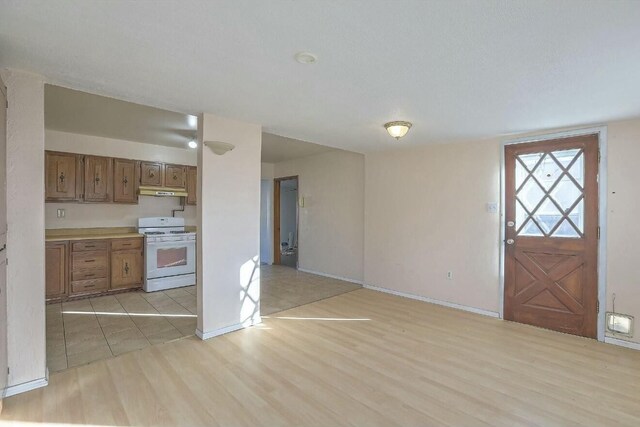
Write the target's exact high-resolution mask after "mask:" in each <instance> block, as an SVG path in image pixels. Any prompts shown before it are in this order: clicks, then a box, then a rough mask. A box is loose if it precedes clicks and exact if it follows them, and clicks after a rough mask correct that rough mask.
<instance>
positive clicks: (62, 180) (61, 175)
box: [59, 172, 64, 184]
mask: <svg viewBox="0 0 640 427" xmlns="http://www.w3.org/2000/svg"><path fill="white" fill-rule="evenodd" d="M59 179H60V184H64V172H60V177H59Z"/></svg>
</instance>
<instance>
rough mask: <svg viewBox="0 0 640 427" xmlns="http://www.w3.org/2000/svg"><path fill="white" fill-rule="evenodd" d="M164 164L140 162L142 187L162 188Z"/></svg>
mask: <svg viewBox="0 0 640 427" xmlns="http://www.w3.org/2000/svg"><path fill="white" fill-rule="evenodd" d="M162 172H164V168H163V164H162V163H154V162H140V185H147V186H152V187H162Z"/></svg>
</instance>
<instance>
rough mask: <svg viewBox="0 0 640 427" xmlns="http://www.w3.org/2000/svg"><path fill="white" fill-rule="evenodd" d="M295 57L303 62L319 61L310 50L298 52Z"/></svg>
mask: <svg viewBox="0 0 640 427" xmlns="http://www.w3.org/2000/svg"><path fill="white" fill-rule="evenodd" d="M295 58H296V61H298V62H299V63H301V64H315V63H316V62H317V61H318V57H317V56H315V55H314V54H313V53H309V52H298V53H296V56H295Z"/></svg>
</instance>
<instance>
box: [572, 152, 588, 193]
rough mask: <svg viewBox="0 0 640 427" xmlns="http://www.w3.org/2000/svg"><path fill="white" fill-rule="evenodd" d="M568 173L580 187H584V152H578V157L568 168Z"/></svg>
mask: <svg viewBox="0 0 640 427" xmlns="http://www.w3.org/2000/svg"><path fill="white" fill-rule="evenodd" d="M569 174H570V175H571V176H572V177H573V179H575V180H576V181H578V184H580V186H581V187H584V154H583V153H580V155H579V156H578V159H577V160H576V161H575V163H574V164H573V165H572V166H571V168H569Z"/></svg>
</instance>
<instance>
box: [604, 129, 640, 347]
mask: <svg viewBox="0 0 640 427" xmlns="http://www.w3.org/2000/svg"><path fill="white" fill-rule="evenodd" d="M607 133H608V145H609V147H608V150H607V156H608V165H607V168H608V174H607V177H608V191H607V193H608V194H607V208H608V209H607V211H608V212H607V304H606V307H607V310H608V311H611V310H612V308H613V307H612V300H613V298H612V297H613V294H614V293H615V294H616V311H617V312H620V313H625V314H630V315H632V316H634V317H635V336H634V337H633V338H632V339H630V341H634V342H636V343H640V245H638V242H640V221H639V220H638V213H639V212H640V186H639V185H638V184H639V183H640V168H639V167H638V159H640V119H635V120H627V121H621V122H614V123H610V124H609V126H608V132H607ZM625 339H626V338H625Z"/></svg>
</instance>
